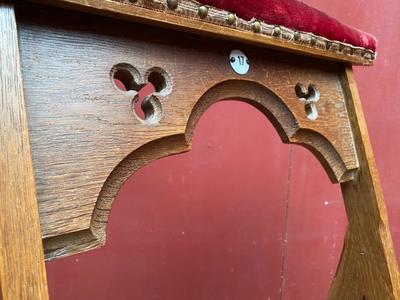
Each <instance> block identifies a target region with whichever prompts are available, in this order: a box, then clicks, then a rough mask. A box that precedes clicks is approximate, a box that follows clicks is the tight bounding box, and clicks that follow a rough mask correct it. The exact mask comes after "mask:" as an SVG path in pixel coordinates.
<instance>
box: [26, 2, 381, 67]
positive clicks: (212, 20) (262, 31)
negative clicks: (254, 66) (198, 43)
mask: <svg viewBox="0 0 400 300" xmlns="http://www.w3.org/2000/svg"><path fill="white" fill-rule="evenodd" d="M31 1H33V2H39V3H44V4H48V5H52V6H57V7H61V8H67V9H74V10H78V11H83V12H89V13H94V14H99V15H105V16H111V17H115V18H119V19H124V20H130V21H136V22H141V23H145V24H151V25H156V26H160V27H167V28H172V29H177V30H181V31H185V32H191V33H197V34H202V35H206V36H211V37H216V38H220V39H227V40H233V41H239V42H244V43H249V44H255V45H257V46H264V47H270V48H276V49H279V50H284V51H289V52H294V53H297V54H304V55H308V56H312V57H317V58H320V59H328V60H334V61H345V62H351V63H353V64H357V65H365V66H370V65H372V64H373V61H374V60H375V57H376V53H375V52H373V51H372V50H369V49H366V48H362V47H355V46H352V45H350V44H347V43H343V42H339V41H333V40H329V39H326V38H324V37H321V36H317V35H314V34H312V33H309V32H302V31H295V30H292V29H289V28H287V27H284V26H276V25H271V24H267V23H265V22H261V21H259V20H255V19H253V20H250V21H246V20H243V19H241V18H239V17H237V16H235V15H234V22H232V23H231V22H228V21H227V20H228V17H230V16H231V15H233V14H232V13H230V12H228V11H225V10H221V9H217V8H214V7H209V6H208V7H206V11H207V15H206V16H203V17H200V16H199V6H202V5H201V4H199V3H198V2H196V1H194V0H181V1H179V2H178V3H179V4H178V7H177V8H175V9H170V8H169V7H168V4H167V0H151V1H149V0H138V1H129V0H31ZM229 23H231V24H229Z"/></svg>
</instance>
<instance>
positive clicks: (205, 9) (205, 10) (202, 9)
mask: <svg viewBox="0 0 400 300" xmlns="http://www.w3.org/2000/svg"><path fill="white" fill-rule="evenodd" d="M197 14H198V15H199V17H200V18H202V19H204V18H205V17H207V15H208V7H207V6H204V5H202V6H199V9H198V11H197Z"/></svg>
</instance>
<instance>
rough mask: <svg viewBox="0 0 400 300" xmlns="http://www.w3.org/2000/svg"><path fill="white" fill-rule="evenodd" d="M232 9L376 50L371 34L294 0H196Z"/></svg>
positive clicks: (241, 13)
mask: <svg viewBox="0 0 400 300" xmlns="http://www.w3.org/2000/svg"><path fill="white" fill-rule="evenodd" d="M198 1H199V2H200V3H203V4H206V5H211V6H214V7H216V8H220V9H224V10H227V11H230V12H234V13H236V14H237V15H238V16H239V17H240V18H242V19H245V20H251V19H252V18H256V19H258V20H261V21H264V22H265V23H267V24H271V25H282V26H285V27H287V28H291V29H295V30H299V31H304V32H311V33H313V34H315V35H319V36H322V37H325V38H327V39H330V40H335V41H339V42H345V43H348V44H351V45H353V46H357V47H363V48H367V49H370V50H373V51H376V46H377V41H376V39H375V37H373V36H372V35H370V34H368V33H365V32H362V31H360V30H358V29H356V28H354V27H351V26H347V25H345V24H342V23H340V22H338V21H337V20H336V19H334V18H332V17H330V16H328V15H327V14H325V13H323V12H321V11H319V10H317V9H315V8H312V7H310V6H308V5H307V4H304V3H302V2H299V1H297V0H198Z"/></svg>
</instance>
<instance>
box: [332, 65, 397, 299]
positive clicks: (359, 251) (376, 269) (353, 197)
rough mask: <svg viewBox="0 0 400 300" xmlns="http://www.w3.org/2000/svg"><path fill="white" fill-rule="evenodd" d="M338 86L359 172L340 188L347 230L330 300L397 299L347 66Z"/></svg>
mask: <svg viewBox="0 0 400 300" xmlns="http://www.w3.org/2000/svg"><path fill="white" fill-rule="evenodd" d="M342 81H343V89H344V91H345V95H346V102H347V109H348V112H349V115H350V120H351V123H352V127H353V133H354V139H355V142H356V149H357V154H358V157H359V160H360V169H359V171H358V174H357V176H356V177H355V178H354V180H353V181H349V182H346V183H342V184H341V188H342V193H343V197H344V201H345V206H346V212H347V216H348V219H349V225H348V229H347V233H346V238H345V246H344V250H343V254H342V258H341V262H340V265H339V268H338V271H337V274H336V277H335V279H334V282H333V285H332V287H331V290H330V295H329V298H330V299H368V300H369V299H376V300H380V299H400V278H399V270H398V265H397V261H396V255H395V253H394V247H393V242H392V238H391V235H390V231H389V224H388V219H387V212H386V206H385V201H384V199H383V194H382V189H381V185H380V182H379V176H378V172H377V169H376V165H375V159H374V155H373V152H372V148H371V144H370V141H369V137H368V131H367V127H366V124H365V120H364V115H363V111H362V107H361V102H360V99H359V95H358V91H357V85H356V82H355V80H354V77H353V72H352V69H351V67H347V68H346V70H345V71H344V74H343V78H342ZM363 297H364V298H363Z"/></svg>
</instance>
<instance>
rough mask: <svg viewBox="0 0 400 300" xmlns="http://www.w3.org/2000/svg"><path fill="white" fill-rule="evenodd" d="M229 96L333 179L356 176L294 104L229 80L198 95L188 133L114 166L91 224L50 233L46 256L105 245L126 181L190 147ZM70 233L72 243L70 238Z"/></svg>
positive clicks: (155, 143)
mask: <svg viewBox="0 0 400 300" xmlns="http://www.w3.org/2000/svg"><path fill="white" fill-rule="evenodd" d="M227 91H229V93H227ZM228 99H237V100H239V101H243V102H246V103H249V104H251V105H253V106H254V107H255V108H257V109H258V110H259V111H261V112H262V113H263V114H264V115H265V116H266V117H267V118H268V119H269V120H270V121H271V123H272V124H273V126H274V127H275V128H276V130H277V132H278V134H279V136H280V138H281V139H282V141H283V142H284V143H294V144H300V145H302V146H304V147H306V148H307V149H309V150H310V151H311V152H312V153H313V154H314V155H315V156H317V158H318V159H319V160H320V161H321V163H322V165H323V166H324V168H325V169H326V171H327V173H328V175H329V177H330V179H331V180H332V181H333V182H337V181H346V180H350V179H352V176H353V171H352V170H347V168H346V166H345V164H344V162H343V160H342V159H341V157H340V155H339V154H338V153H337V151H336V150H335V148H334V147H333V145H331V144H330V143H329V141H328V140H327V139H326V138H325V137H324V136H322V135H321V134H319V133H317V132H314V131H312V130H305V129H301V128H299V125H298V122H297V120H296V118H295V117H294V115H293V114H292V112H291V111H290V109H289V108H288V107H287V106H286V104H285V103H284V102H283V101H282V100H281V99H280V98H279V97H278V96H277V95H276V94H274V93H273V92H272V91H271V90H269V89H268V88H266V87H265V86H263V85H261V84H259V83H256V82H252V81H246V80H228V81H225V82H222V83H219V84H217V85H216V86H214V87H212V88H210V89H209V90H208V91H206V92H205V93H204V94H203V96H202V97H201V98H200V99H199V101H197V103H196V105H195V106H194V107H193V109H192V112H191V115H190V117H189V120H188V122H187V127H186V130H185V133H183V134H177V135H172V136H168V137H164V138H161V139H158V140H154V141H152V142H149V143H147V144H145V145H143V146H141V147H140V148H138V149H136V150H135V151H133V152H132V153H131V154H130V155H128V156H127V157H126V158H125V159H123V160H122V161H121V162H120V163H119V164H118V166H117V167H115V168H114V170H113V171H112V172H111V174H110V175H109V177H108V178H107V180H106V182H105V183H104V185H103V187H102V189H101V191H100V194H99V197H98V200H97V203H96V207H95V209H94V211H93V215H92V220H91V225H90V229H88V230H84V231H81V232H79V233H71V234H67V235H63V236H60V237H54V238H48V239H45V240H44V243H45V249H46V259H53V258H56V257H61V256H65V255H69V254H73V253H77V252H82V251H85V250H89V249H93V248H97V247H99V246H100V245H104V244H105V240H106V226H107V223H108V217H109V214H110V211H111V207H112V202H113V201H114V198H115V197H116V195H117V193H118V191H119V190H120V188H121V186H122V184H123V183H124V182H125V181H126V180H127V179H128V178H129V177H130V176H131V175H132V174H133V173H135V172H136V171H137V170H138V169H140V168H141V167H143V166H145V165H146V164H149V163H150V162H152V161H154V160H157V159H160V158H163V157H166V156H171V155H174V154H179V153H183V152H187V151H190V148H191V143H192V137H193V133H194V129H195V127H196V124H197V122H198V121H199V119H200V117H201V116H202V114H203V113H204V112H205V111H206V110H207V109H208V108H209V107H210V106H211V105H212V104H214V103H216V102H218V101H224V100H228ZM66 239H68V243H69V244H68V245H67V244H66V243H65V242H64V241H65V240H66Z"/></svg>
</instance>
